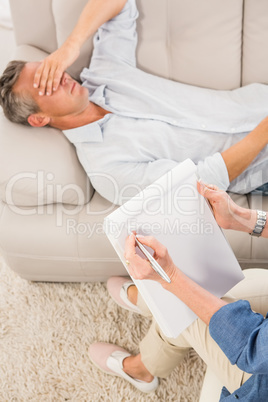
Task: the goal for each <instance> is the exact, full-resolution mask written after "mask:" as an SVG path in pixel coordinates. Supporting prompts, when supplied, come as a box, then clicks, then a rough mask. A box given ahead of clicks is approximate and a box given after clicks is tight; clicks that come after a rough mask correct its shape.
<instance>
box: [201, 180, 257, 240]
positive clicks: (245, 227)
mask: <svg viewBox="0 0 268 402" xmlns="http://www.w3.org/2000/svg"><path fill="white" fill-rule="evenodd" d="M197 190H198V192H199V193H200V194H201V195H203V196H204V197H205V198H206V199H207V200H208V201H209V203H210V205H211V206H212V209H213V213H214V216H215V219H216V221H217V223H218V225H219V226H220V227H222V228H223V229H233V230H240V231H243V232H248V233H251V232H252V230H253V228H254V226H255V223H256V219H257V218H256V217H257V214H256V211H253V210H252V211H251V210H249V209H246V208H242V207H240V206H239V205H237V204H236V203H235V202H234V201H233V200H232V199H231V197H230V196H229V195H228V194H227V193H226V192H225V191H223V190H220V189H219V188H218V187H217V186H213V185H207V184H204V183H203V182H197Z"/></svg>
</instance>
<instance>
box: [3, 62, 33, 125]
mask: <svg viewBox="0 0 268 402" xmlns="http://www.w3.org/2000/svg"><path fill="white" fill-rule="evenodd" d="M25 64H26V61H21V60H13V61H11V62H10V63H9V64H8V65H7V67H6V69H5V71H4V72H3V75H2V76H1V78H0V105H1V106H2V108H3V111H4V114H5V116H6V117H7V118H8V119H9V120H10V121H12V122H14V123H20V124H24V125H27V126H29V125H30V124H29V123H28V117H29V116H30V115H31V114H34V113H38V112H40V108H39V106H38V105H37V103H36V102H35V101H34V100H33V98H32V97H31V95H25V94H19V93H15V92H14V91H13V86H14V85H15V83H16V82H17V80H18V78H19V76H20V73H21V71H22V69H23V68H24V66H25Z"/></svg>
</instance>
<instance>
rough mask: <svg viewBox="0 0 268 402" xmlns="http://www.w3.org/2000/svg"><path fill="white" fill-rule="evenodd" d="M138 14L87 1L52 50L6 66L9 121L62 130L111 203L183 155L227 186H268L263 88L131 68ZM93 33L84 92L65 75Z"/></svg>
mask: <svg viewBox="0 0 268 402" xmlns="http://www.w3.org/2000/svg"><path fill="white" fill-rule="evenodd" d="M137 17H138V11H137V8H136V4H135V0H128V1H126V0H111V1H110V2H108V3H107V1H104V0H90V1H89V2H88V3H87V5H86V7H85V8H84V10H83V11H82V14H81V16H80V18H79V20H78V23H77V25H76V27H75V28H74V30H73V32H72V33H71V35H70V36H69V37H68V38H67V40H66V42H65V43H64V44H63V45H62V46H61V47H60V48H59V49H58V50H57V51H56V52H54V53H52V54H51V55H50V56H48V57H47V58H46V59H44V61H43V62H41V63H39V62H36V63H25V62H22V61H14V62H11V63H10V64H9V65H8V67H7V68H6V70H5V71H4V73H3V75H2V77H1V79H0V103H1V105H2V107H3V110H4V113H5V115H6V116H7V118H9V119H10V120H11V121H14V122H17V123H22V124H28V125H31V126H34V127H43V126H47V125H48V126H51V127H55V128H58V129H61V130H63V132H64V134H65V135H66V137H67V138H68V139H69V140H70V141H71V142H72V143H73V144H74V145H75V147H76V150H77V155H78V158H79V159H80V162H81V164H82V165H83V167H84V169H85V171H86V172H87V174H88V176H89V178H90V180H91V182H92V185H93V186H94V187H95V189H96V190H97V191H98V192H99V193H100V194H101V195H102V196H103V197H105V198H107V199H108V200H110V201H111V202H113V203H116V204H122V203H123V202H124V201H125V200H126V199H127V198H129V197H131V196H134V195H135V194H137V193H138V192H139V191H140V190H142V189H143V188H144V187H146V186H147V185H149V184H151V183H152V182H153V181H155V180H156V179H158V178H159V177H160V176H162V175H163V174H165V173H166V172H167V171H169V170H170V169H172V168H173V167H175V166H176V165H177V164H178V163H180V162H182V161H183V160H185V159H186V158H191V159H192V160H193V161H194V162H195V163H196V164H197V166H198V172H199V175H200V177H201V178H202V179H203V180H204V181H206V182H208V183H215V184H217V185H218V186H219V187H220V188H221V189H224V190H226V189H228V190H230V191H232V192H237V193H248V192H250V191H251V190H253V189H255V188H257V187H259V186H261V185H263V184H264V183H267V182H268V168H267V167H268V157H267V156H268V149H267V142H268V118H267V117H266V116H267V110H268V86H267V85H264V84H251V85H248V86H245V87H242V88H238V89H236V90H233V91H217V90H211V89H205V88H198V87H194V86H191V85H186V84H182V83H178V82H174V81H171V80H168V79H163V78H160V77H157V76H154V75H152V74H148V73H145V72H144V71H142V70H140V69H138V68H137V67H136V57H135V51H136V44H137V33H136V19H137ZM96 30H97V33H96V34H95V36H94V51H93V55H92V58H91V62H90V66H89V67H88V68H84V69H83V71H82V73H81V80H82V82H83V84H82V86H81V85H80V84H79V83H77V82H76V81H74V80H73V79H72V78H71V77H70V76H69V75H68V74H67V73H66V72H65V69H66V68H68V67H69V66H70V65H71V64H72V63H73V62H74V60H76V58H77V57H78V55H79V51H80V48H81V46H82V44H83V43H84V42H85V40H86V39H87V38H88V37H89V36H90V35H92V34H93V33H94V32H95V31H96ZM45 94H46V95H45Z"/></svg>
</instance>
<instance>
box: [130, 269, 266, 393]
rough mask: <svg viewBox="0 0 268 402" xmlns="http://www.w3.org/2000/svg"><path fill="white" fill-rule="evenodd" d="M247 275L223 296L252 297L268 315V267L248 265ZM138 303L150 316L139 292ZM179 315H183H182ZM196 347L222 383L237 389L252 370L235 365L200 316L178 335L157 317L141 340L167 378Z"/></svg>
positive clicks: (150, 364)
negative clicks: (165, 329) (167, 333)
mask: <svg viewBox="0 0 268 402" xmlns="http://www.w3.org/2000/svg"><path fill="white" fill-rule="evenodd" d="M244 274H245V279H244V280H243V281H241V282H240V283H239V284H238V285H236V286H235V287H234V288H233V289H231V291H230V292H229V293H228V294H227V295H226V296H225V297H223V299H224V300H226V301H227V302H233V301H235V300H238V299H244V300H248V301H249V302H250V304H251V308H252V310H253V311H256V312H258V313H260V314H262V315H263V316H266V313H267V311H268V270H265V269H258V268H254V269H248V270H245V271H244ZM137 304H138V306H139V307H140V309H141V310H142V311H143V313H144V315H146V316H149V315H150V311H149V310H148V307H147V306H146V304H145V303H144V301H143V300H142V298H141V297H140V296H138V303H137ZM178 319H179V317H178ZM190 348H193V349H195V351H196V352H197V353H198V354H199V355H200V357H201V358H202V359H203V360H204V362H205V363H206V364H207V365H208V366H209V367H210V368H211V369H212V370H213V371H214V373H215V375H216V376H217V377H218V378H219V380H220V381H221V383H222V384H223V385H225V387H226V388H227V389H228V390H229V392H231V393H232V392H234V391H235V390H236V389H238V388H239V387H240V386H241V385H242V384H243V383H244V382H245V381H246V380H247V379H248V378H249V377H250V376H251V374H248V373H245V372H243V371H242V370H240V369H239V368H238V367H237V366H233V365H232V364H231V363H230V362H229V360H228V359H227V357H226V356H225V354H224V353H223V352H222V350H221V349H220V347H219V346H218V345H217V343H216V342H215V341H214V340H213V339H212V338H211V336H210V334H209V328H208V326H207V325H206V324H204V322H203V321H201V320H200V319H197V320H195V321H194V322H193V323H192V324H191V325H190V326H189V327H188V328H187V329H186V330H184V331H183V332H182V334H181V335H179V336H178V338H176V339H173V338H167V337H166V336H165V335H164V334H163V333H161V331H160V329H159V327H158V325H157V324H156V322H155V321H154V320H153V321H152V325H151V327H150V329H149V332H148V333H147V335H146V336H145V338H144V339H143V340H142V341H141V343H140V353H141V359H142V362H143V363H144V365H145V367H146V368H147V369H148V370H149V372H150V373H151V374H152V375H155V376H157V377H162V378H165V377H167V376H168V375H169V374H170V373H171V371H172V370H173V369H174V368H175V367H176V366H177V365H178V364H179V363H180V361H182V359H183V358H184V357H185V355H186V354H187V353H188V351H189V349H190Z"/></svg>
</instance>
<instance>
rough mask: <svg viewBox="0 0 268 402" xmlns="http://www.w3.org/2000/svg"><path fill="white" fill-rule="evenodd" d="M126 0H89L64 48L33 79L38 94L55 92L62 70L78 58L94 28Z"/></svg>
mask: <svg viewBox="0 0 268 402" xmlns="http://www.w3.org/2000/svg"><path fill="white" fill-rule="evenodd" d="M126 2H127V0H89V2H88V3H87V4H86V6H85V8H84V9H83V11H82V13H81V15H80V18H79V20H78V22H77V24H76V26H75V28H74V29H73V31H72V33H71V34H70V36H69V37H68V38H67V39H66V41H65V42H64V43H63V45H62V46H61V47H60V48H59V49H58V50H56V51H55V52H53V53H52V54H51V55H50V56H48V57H46V58H45V59H44V60H43V62H42V63H41V65H40V66H39V68H38V69H37V70H36V74H35V77H34V83H33V85H34V87H35V88H38V87H39V94H40V95H43V94H45V93H46V94H47V95H51V94H52V91H56V90H57V88H58V86H59V83H60V80H61V77H62V74H63V73H64V71H65V70H66V69H67V68H68V67H69V66H70V65H71V64H72V63H73V62H74V61H75V60H76V59H77V58H78V56H79V53H80V49H81V47H82V45H83V44H84V43H85V41H86V40H87V39H88V38H89V37H90V36H91V35H92V34H93V33H94V32H96V31H97V29H98V28H99V27H100V26H101V25H102V24H104V23H105V22H107V21H109V20H110V19H112V18H114V17H115V16H116V15H117V14H118V13H119V12H120V11H121V10H122V9H123V7H124V6H125V4H126Z"/></svg>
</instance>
